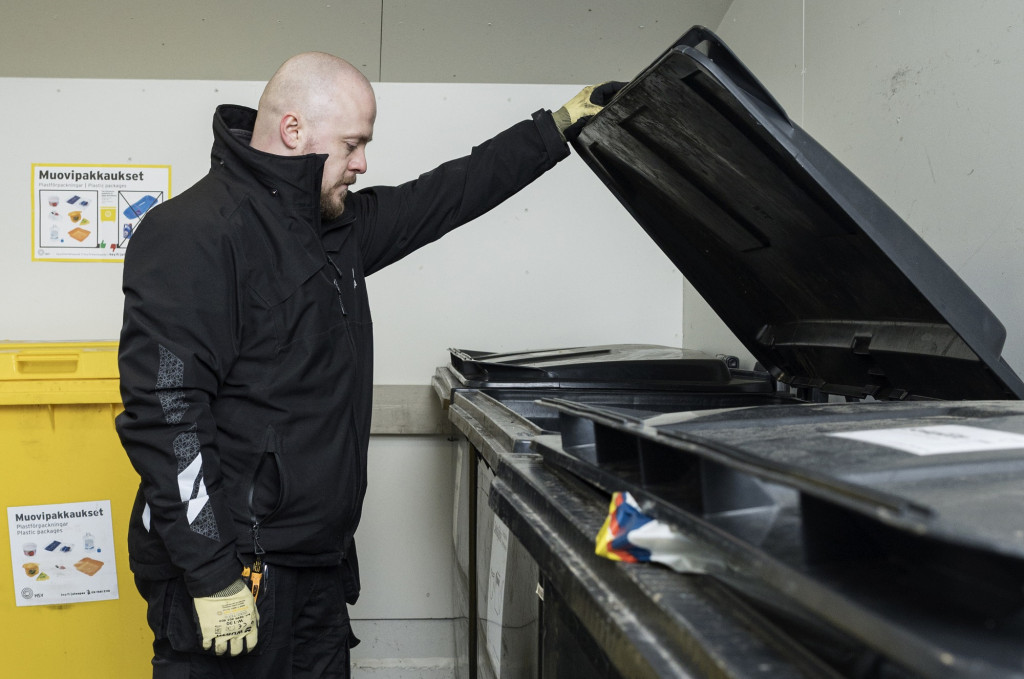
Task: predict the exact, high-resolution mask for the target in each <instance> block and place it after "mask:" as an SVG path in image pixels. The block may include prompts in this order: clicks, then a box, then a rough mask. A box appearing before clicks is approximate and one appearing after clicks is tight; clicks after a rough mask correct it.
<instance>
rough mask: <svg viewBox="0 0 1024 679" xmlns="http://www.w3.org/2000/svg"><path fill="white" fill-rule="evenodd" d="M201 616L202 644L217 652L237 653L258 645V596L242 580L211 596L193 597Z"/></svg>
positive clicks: (220, 653)
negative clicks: (254, 595) (255, 596)
mask: <svg viewBox="0 0 1024 679" xmlns="http://www.w3.org/2000/svg"><path fill="white" fill-rule="evenodd" d="M192 604H193V605H194V606H195V609H196V618H198V620H199V633H200V634H201V635H202V637H203V648H204V649H206V650H207V651H209V650H210V648H213V650H214V652H215V653H216V654H217V655H224V653H225V652H228V651H230V653H231V655H238V654H239V653H242V652H243V651H251V650H252V649H253V648H254V647H255V646H256V634H257V631H258V625H259V621H260V615H259V613H258V612H257V611H256V600H255V599H253V597H252V592H250V591H249V588H248V587H247V586H246V584H245V583H244V582H243V581H242V580H235V581H234V582H233V583H231V584H230V585H228V586H227V587H226V588H224V589H222V590H221V591H219V592H217V593H216V594H212V595H210V596H204V597H199V598H196V599H193V600H192Z"/></svg>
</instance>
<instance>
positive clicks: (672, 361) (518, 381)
mask: <svg viewBox="0 0 1024 679" xmlns="http://www.w3.org/2000/svg"><path fill="white" fill-rule="evenodd" d="M449 353H450V356H451V366H452V368H453V369H454V370H455V372H456V373H457V374H458V379H459V381H460V383H461V385H462V386H463V387H470V388H475V389H486V388H500V387H517V388H523V387H544V388H560V389H565V388H570V387H580V388H590V389H643V390H651V391H657V390H677V389H678V390H685V391H693V390H695V389H701V388H703V389H706V390H709V391H715V392H718V391H729V390H731V389H735V390H739V391H774V386H773V384H772V381H771V378H770V376H769V375H768V374H767V373H763V372H762V373H755V372H749V371H740V370H731V369H730V368H729V367H728V366H727V365H726V363H725V361H724V360H723V359H722V358H720V357H717V356H711V355H710V354H706V353H703V352H700V351H693V350H690V349H679V348H675V347H666V346H660V345H656V344H608V345H598V346H586V347H567V348H559V349H544V350H533V351H517V352H504V353H497V352H485V351H471V350H466V349H449Z"/></svg>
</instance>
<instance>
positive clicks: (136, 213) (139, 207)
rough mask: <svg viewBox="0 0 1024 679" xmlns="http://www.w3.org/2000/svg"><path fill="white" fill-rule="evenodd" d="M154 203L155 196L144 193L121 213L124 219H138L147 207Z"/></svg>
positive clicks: (147, 209) (145, 211)
mask: <svg viewBox="0 0 1024 679" xmlns="http://www.w3.org/2000/svg"><path fill="white" fill-rule="evenodd" d="M154 205H156V196H150V195H148V194H147V195H145V196H143V197H142V198H139V199H138V200H137V201H135V202H134V203H132V204H131V205H129V206H128V207H126V208H125V209H124V211H123V212H122V213H121V214H123V215H124V216H125V218H126V219H138V218H139V217H141V216H142V215H144V214H146V213H147V212H148V211H149V208H151V207H153V206H154Z"/></svg>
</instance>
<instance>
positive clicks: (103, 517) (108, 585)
mask: <svg viewBox="0 0 1024 679" xmlns="http://www.w3.org/2000/svg"><path fill="white" fill-rule="evenodd" d="M7 527H8V530H9V532H10V537H11V566H12V572H13V573H14V600H15V603H16V604H17V605H18V606H52V605H54V604H70V603H78V602H82V601H105V600H107V599H117V598H118V594H117V564H116V563H115V561H114V528H113V523H112V522H111V519H110V501H109V500H96V501H94V502H68V503H64V504H56V505H34V506H29V507H8V508H7Z"/></svg>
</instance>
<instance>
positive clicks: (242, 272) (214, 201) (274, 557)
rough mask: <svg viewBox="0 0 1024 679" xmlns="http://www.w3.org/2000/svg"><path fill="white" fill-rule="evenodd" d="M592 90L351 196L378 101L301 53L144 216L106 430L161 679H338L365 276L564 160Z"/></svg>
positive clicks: (351, 585)
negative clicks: (132, 486)
mask: <svg viewBox="0 0 1024 679" xmlns="http://www.w3.org/2000/svg"><path fill="white" fill-rule="evenodd" d="M592 90H593V88H587V89H586V90H584V91H583V92H581V94H580V95H578V96H577V97H576V98H574V99H573V100H572V101H571V102H570V103H569V104H567V105H566V106H565V107H563V108H562V109H559V110H558V111H557V112H556V114H554V115H553V114H551V113H550V112H548V111H538V112H537V113H535V114H534V116H533V118H532V119H531V120H528V121H524V122H522V123H519V124H518V125H515V126H513V127H512V128H510V129H508V130H506V131H504V132H502V133H501V134H499V135H498V136H496V137H495V138H493V139H491V140H489V141H487V142H484V143H483V144H481V145H480V146H478V147H476V148H474V149H473V151H472V153H471V154H470V155H469V156H466V157H464V158H461V159H458V160H454V161H450V162H448V163H445V164H442V165H441V166H439V167H438V168H436V169H435V170H433V171H431V172H428V173H426V174H424V175H422V176H421V177H419V178H418V179H416V180H414V181H411V182H408V183H406V184H403V185H402V186H398V187H376V188H369V189H365V190H362V191H359V192H351V191H350V187H351V186H352V185H353V184H355V183H356V180H357V178H358V176H359V175H361V174H363V173H364V172H365V171H366V145H367V144H368V143H369V142H370V140H371V139H372V137H373V125H374V119H375V117H376V102H375V98H374V94H373V90H372V88H371V86H370V83H369V82H368V81H367V80H366V78H365V77H363V75H362V74H361V73H359V71H358V70H356V69H355V68H354V67H352V66H351V65H350V64H348V63H347V62H345V61H344V60H342V59H339V58H337V57H334V56H331V55H327V54H322V53H307V54H300V55H298V56H296V57H293V58H292V59H289V60H288V61H287V62H285V64H284V65H283V66H282V67H281V68H280V69H279V70H278V71H277V73H276V74H275V75H274V76H273V78H271V80H270V82H269V83H268V84H267V86H266V89H265V91H264V93H263V96H262V97H261V98H260V102H259V110H258V111H252V110H251V109H248V108H244V107H241V106H221V107H219V108H218V109H217V112H216V114H215V116H214V122H213V127H214V144H213V151H212V159H213V162H212V168H211V170H210V173H209V174H208V175H207V176H206V177H204V178H203V179H201V180H200V181H199V182H198V183H197V184H196V185H195V186H193V187H192V188H190V189H188V190H187V191H185V192H184V193H182V194H181V195H180V196H178V197H176V198H174V199H172V200H170V201H168V202H167V203H165V204H163V205H159V206H157V207H156V208H154V209H153V210H151V211H150V213H149V214H148V215H147V217H146V221H145V224H144V226H143V227H142V228H141V229H139V231H138V232H137V234H136V235H134V236H133V237H132V246H131V248H130V252H129V254H128V256H127V257H126V259H125V268H124V294H125V308H124V326H123V328H122V332H121V343H120V355H119V367H120V373H121V393H122V398H123V400H124V406H125V411H124V413H123V414H122V415H120V416H119V417H118V419H117V429H118V433H119V434H120V436H121V441H122V443H123V444H124V447H125V449H126V451H127V452H128V456H129V458H130V459H131V462H132V464H133V466H134V467H135V469H136V471H138V473H139V475H140V477H141V484H140V488H139V493H138V496H137V498H136V502H135V506H134V508H133V510H132V516H131V521H130V527H129V536H128V542H129V554H130V561H131V567H132V570H133V572H134V573H135V576H136V584H137V586H138V588H139V591H140V592H141V593H142V595H143V596H144V597H145V598H146V600H147V602H148V605H149V609H148V621H149V624H150V626H151V627H152V629H153V631H154V637H155V641H154V659H153V666H154V677H155V678H157V679H159V678H160V677H246V679H254V678H256V677H273V678H274V679H282V678H287V677H328V676H329V677H344V676H348V664H349V662H348V658H349V655H348V651H349V647H350V646H351V645H354V643H355V642H356V640H355V637H354V636H353V635H352V634H351V630H350V627H349V620H348V614H347V610H346V606H345V602H348V603H354V602H355V599H356V597H357V596H358V593H359V584H358V582H359V580H358V566H357V563H356V554H355V545H354V543H353V539H352V536H353V533H354V532H355V530H356V526H357V525H358V523H359V517H360V512H361V508H362V501H363V495H364V493H365V490H366V452H367V446H368V441H369V429H370V398H371V393H372V384H373V380H372V375H371V371H372V365H373V345H372V329H371V320H370V311H369V307H368V303H367V297H366V292H365V290H366V287H365V285H364V277H365V276H367V275H369V274H372V273H373V272H375V271H377V270H379V269H381V268H383V267H384V266H387V265H388V264H391V263H392V262H395V261H397V260H398V259H400V258H402V257H403V256H405V255H407V254H408V253H410V252H412V251H413V250H415V249H417V248H419V247H421V246H423V245H425V244H427V243H429V242H431V241H433V240H436V239H437V238H440V237H441V236H442V235H444V234H445V233H447V232H448V231H450V230H452V229H454V228H456V227H458V226H460V225H462V224H464V223H466V222H468V221H470V220H472V219H474V218H476V217H478V216H479V215H481V214H483V213H484V212H486V211H487V210H489V209H491V208H492V207H494V206H495V205H497V204H498V203H500V202H501V201H503V200H504V199H505V198H508V197H509V196H511V195H513V194H514V193H516V192H517V191H519V190H520V189H521V188H523V187H524V186H526V185H527V184H529V183H530V182H531V181H533V180H534V179H536V178H537V177H538V176H540V175H541V174H543V173H544V172H545V171H547V170H548V169H550V168H551V167H553V166H554V165H555V163H557V162H558V161H559V160H561V159H562V158H564V157H566V156H567V155H568V148H567V146H566V142H565V138H566V136H569V137H571V136H572V135H573V134H574V133H578V129H579V127H580V126H582V124H583V122H584V120H585V118H586V117H588V116H590V115H593V114H594V113H596V112H597V111H598V110H600V106H599V105H598V104H597V103H592V102H591V101H590V99H591V91H592ZM613 90H614V87H611V88H607V87H606V88H604V89H602V90H601V91H600V92H601V93H603V94H604V95H608V94H610V93H611V92H612V91H613ZM594 98H595V100H600V99H601V95H600V94H599V95H598V96H595V97H594Z"/></svg>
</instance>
